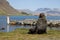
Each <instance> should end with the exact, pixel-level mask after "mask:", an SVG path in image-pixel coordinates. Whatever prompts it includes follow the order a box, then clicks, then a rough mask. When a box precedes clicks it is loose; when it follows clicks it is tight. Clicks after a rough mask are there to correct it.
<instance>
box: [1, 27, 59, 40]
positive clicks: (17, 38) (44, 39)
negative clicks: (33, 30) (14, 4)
mask: <svg viewBox="0 0 60 40" xmlns="http://www.w3.org/2000/svg"><path fill="white" fill-rule="evenodd" d="M27 32H28V29H24V28H21V29H16V30H15V31H12V32H8V33H7V32H6V33H5V32H0V40H60V31H57V30H50V31H47V34H27Z"/></svg>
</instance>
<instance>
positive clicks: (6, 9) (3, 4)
mask: <svg viewBox="0 0 60 40" xmlns="http://www.w3.org/2000/svg"><path fill="white" fill-rule="evenodd" d="M8 14H9V15H26V14H23V13H20V12H19V11H18V10H17V9H14V8H13V7H12V6H11V5H10V4H9V2H8V1H7V0H0V15H8Z"/></svg>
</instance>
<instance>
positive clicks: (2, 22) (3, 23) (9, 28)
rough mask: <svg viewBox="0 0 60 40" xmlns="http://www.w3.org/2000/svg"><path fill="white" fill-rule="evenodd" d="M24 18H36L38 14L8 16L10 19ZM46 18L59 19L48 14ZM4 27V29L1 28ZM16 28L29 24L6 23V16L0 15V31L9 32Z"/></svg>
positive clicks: (59, 18) (59, 17)
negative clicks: (13, 24)
mask: <svg viewBox="0 0 60 40" xmlns="http://www.w3.org/2000/svg"><path fill="white" fill-rule="evenodd" d="M24 19H38V16H10V20H24ZM46 19H47V20H60V16H54V17H53V16H48V17H46ZM1 28H5V30H1ZM16 28H30V26H20V25H15V26H12V25H7V22H6V16H0V32H11V31H14V30H15V29H16Z"/></svg>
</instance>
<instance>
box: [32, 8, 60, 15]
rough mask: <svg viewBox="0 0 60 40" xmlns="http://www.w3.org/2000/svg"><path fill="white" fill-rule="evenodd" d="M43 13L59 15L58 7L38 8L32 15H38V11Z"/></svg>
mask: <svg viewBox="0 0 60 40" xmlns="http://www.w3.org/2000/svg"><path fill="white" fill-rule="evenodd" d="M42 12H43V13H45V15H47V16H60V9H59V8H53V9H51V8H38V9H37V10H35V11H34V13H33V14H34V15H39V13H42Z"/></svg>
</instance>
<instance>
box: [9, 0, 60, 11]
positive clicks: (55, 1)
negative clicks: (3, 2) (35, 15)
mask: <svg viewBox="0 0 60 40" xmlns="http://www.w3.org/2000/svg"><path fill="white" fill-rule="evenodd" d="M8 2H9V3H10V5H11V6H12V7H14V8H15V9H30V10H32V11H34V10H36V9H38V8H60V0H8Z"/></svg>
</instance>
